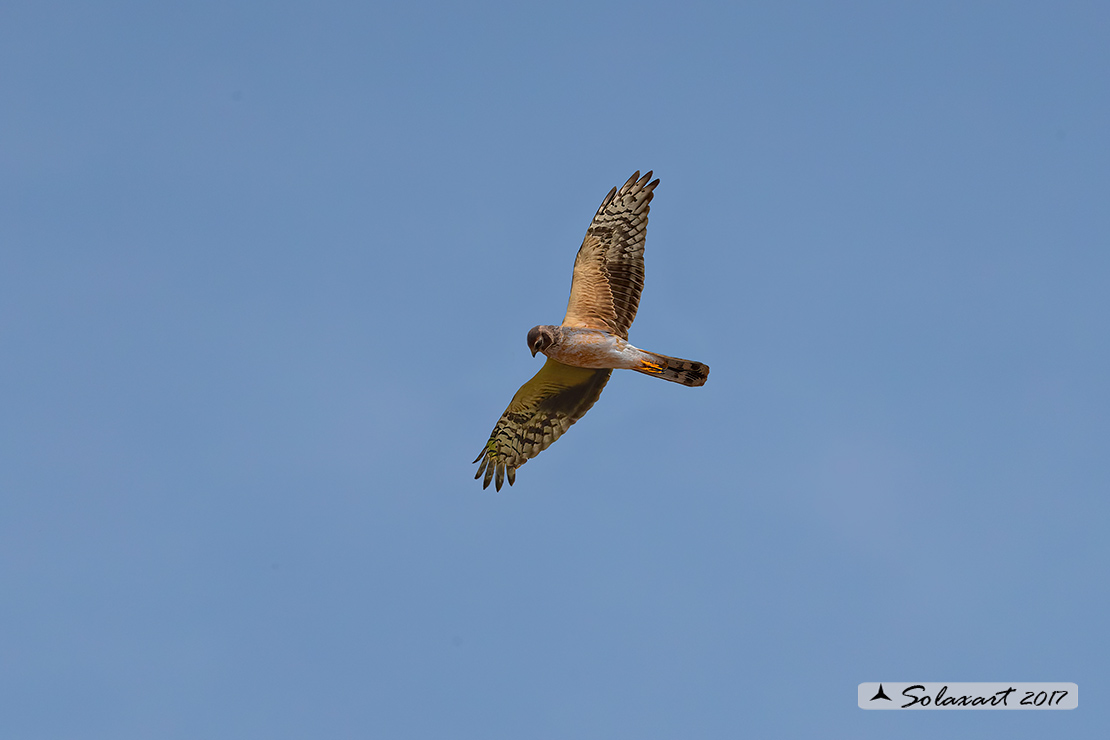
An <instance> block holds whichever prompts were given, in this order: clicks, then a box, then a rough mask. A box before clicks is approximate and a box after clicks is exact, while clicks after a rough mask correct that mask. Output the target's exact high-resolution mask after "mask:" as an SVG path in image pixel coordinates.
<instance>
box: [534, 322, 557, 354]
mask: <svg viewBox="0 0 1110 740" xmlns="http://www.w3.org/2000/svg"><path fill="white" fill-rule="evenodd" d="M554 328H555V327H552V326H533V327H532V328H531V329H530V330H529V331H528V349H530V350H532V356H533V357H535V356H536V353H537V352H543V351H544V350H545V349H547V348H548V347H550V346H551V345H553V344H555V332H554Z"/></svg>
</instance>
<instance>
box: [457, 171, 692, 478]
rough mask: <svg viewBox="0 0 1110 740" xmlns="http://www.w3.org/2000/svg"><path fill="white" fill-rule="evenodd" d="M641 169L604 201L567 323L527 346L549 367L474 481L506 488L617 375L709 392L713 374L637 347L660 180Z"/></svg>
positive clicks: (514, 405) (537, 332)
mask: <svg viewBox="0 0 1110 740" xmlns="http://www.w3.org/2000/svg"><path fill="white" fill-rule="evenodd" d="M650 179H651V173H650V172H648V173H647V174H646V175H644V177H643V178H641V177H640V173H639V172H636V173H635V174H633V175H632V177H630V178H629V179H628V182H626V183H625V184H624V186H623V187H621V189H620V190H619V191H618V190H617V189H616V188H613V189H612V190H611V191H609V195H608V196H606V198H605V200H604V201H602V203H601V207H600V208H598V210H597V214H596V215H595V216H594V219H593V222H592V223H591V224H590V228H589V229H587V231H586V238H585V239H584V240H583V242H582V247H581V248H580V249H579V250H578V256H577V257H576V258H575V260H574V279H573V281H572V282H571V289H570V300H569V301H568V304H567V314H566V317H565V318H564V319H563V323H562V325H561V326H546V325H541V326H536V327H533V328H532V329H531V331H529V332H528V348H529V349H530V350H531V351H532V355H533V356H535V354H536V353H537V352H542V353H544V354H545V355H547V358H548V359H547V362H546V363H544V366H543V367H542V368H540V371H539V372H538V373H536V375H535V376H534V377H533V378H532V379H531V380H529V381H528V382H527V383H525V384H524V385H523V386H521V388H520V390H519V391H517V393H516V395H515V396H513V400H512V402H511V403H510V404H509V407H508V408H507V409H505V413H503V414H502V415H501V419H500V420H499V421H498V422H497V424H496V426H494V428H493V433H492V434H490V438H489V441H487V442H486V445H485V447H483V448H482V452H481V454H479V455H478V458H477V459H476V460H475V461H474V462H478V461H479V460H480V461H481V463H482V464H481V465H480V466H479V467H478V473H477V474H476V475H475V476H474V477H475V478H479V477H482V474H483V473H485V480H484V481H483V484H482V487H483V488H485V487H486V486H488V485H489V484H490V482H491V481H495V483H496V487H497V490H501V484H502V482H503V481H504V479H505V477H506V475H507V476H508V479H509V485H512V484H513V482H514V481H515V479H516V469H517V468H518V467H520V466H521V465H523V464H524V463H526V462H527V461H528V460H529V459H530V458H533V457H535V456H536V455H538V454H539V453H540V452H541V451H543V450H544V449H546V448H547V446H548V445H550V444H551V443H552V442H554V441H555V440H556V439H558V438H559V437H560V436H561V435H562V434H563V432H565V431H566V430H567V429H569V428H570V426H571V425H572V424H574V422H576V421H578V419H580V418H582V416H583V415H584V414H585V413H586V412H587V411H588V410H589V409H590V407H591V406H593V404H594V402H595V401H597V398H598V396H600V395H601V391H602V389H603V388H604V387H605V384H606V383H607V382H608V381H609V376H610V375H611V374H612V372H613V370H617V369H626V370H635V371H636V372H640V373H644V374H645V375H651V376H654V377H657V378H662V379H664V380H669V381H672V382H675V383H681V384H682V385H686V386H700V385H704V384H705V381H706V378H708V376H709V367H708V366H707V365H703V364H702V363H700V362H694V361H693V360H681V359H678V358H676V357H668V356H667V355H659V354H656V353H654V352H647V351H645V350H642V349H639V348H637V347H634V346H632V345H631V344H629V343H628V329H629V327H630V326H631V325H632V321H633V319H634V318H635V317H636V310H637V308H638V307H639V302H640V293H641V291H642V290H643V287H644V238H645V236H646V233H647V216H648V210H649V204H650V203H651V199H652V196H653V195H654V190H655V186H656V185H658V184H659V181H658V180H655V181H654V182H650V183H649V182H648V181H649V180H650Z"/></svg>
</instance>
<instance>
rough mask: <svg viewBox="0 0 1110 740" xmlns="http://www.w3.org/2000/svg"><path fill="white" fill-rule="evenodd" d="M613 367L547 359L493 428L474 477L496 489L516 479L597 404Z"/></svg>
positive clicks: (476, 459) (479, 457)
mask: <svg viewBox="0 0 1110 740" xmlns="http://www.w3.org/2000/svg"><path fill="white" fill-rule="evenodd" d="M612 372H613V371H612V370H592V369H589V368H582V367H571V366H570V365H564V364H563V363H561V362H556V361H555V360H552V359H548V361H547V362H545V363H544V365H543V367H541V368H540V371H539V372H538V373H536V374H535V376H533V377H532V379H531V380H529V381H528V382H527V383H525V384H524V385H522V386H521V387H520V390H519V391H517V392H516V395H515V396H513V400H512V402H511V403H509V408H507V409H505V413H503V414H502V415H501V419H500V420H499V421H498V422H497V424H496V425H495V426H494V427H493V433H492V434H490V436H489V441H488V442H486V446H485V447H483V448H482V454H480V455H478V457H477V458H475V460H474V462H478V461H479V460H481V461H482V464H481V465H480V466H479V467H478V472H477V473H476V474H475V475H474V478H475V479H477V478H480V477H481V476H482V473H483V472H484V473H485V474H486V476H485V480H484V481H483V482H482V488H486V487H487V486H489V484H490V481H491V480H495V481H496V486H497V490H498V491H500V490H501V484H502V483H504V481H505V476H506V474H508V477H509V485H510V486H511V485H512V484H513V483H514V482H515V481H516V469H517V468H519V467H520V466H521V465H523V464H524V463H526V462H528V460H530V459H531V458H533V457H535V456H536V455H538V454H540V452H542V451H543V450H546V449H547V448H548V446H549V445H550V444H551V443H552V442H554V441H555V440H557V439H558V438H559V437H560V436H562V434H563V432H565V431H566V430H567V429H570V425H571V424H573V423H574V422H576V421H578V420H579V419H581V418H582V416H583V415H584V414H585V413H586V412H587V411H589V410H590V407H591V406H593V405H594V402H595V401H596V400H597V398H598V396H600V395H601V390H602V389H603V388H604V387H605V383H606V382H608V380H609V375H610V374H612Z"/></svg>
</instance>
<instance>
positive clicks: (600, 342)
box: [544, 328, 639, 368]
mask: <svg viewBox="0 0 1110 740" xmlns="http://www.w3.org/2000/svg"><path fill="white" fill-rule="evenodd" d="M630 350H631V351H630ZM544 354H546V355H547V356H548V357H550V358H551V359H553V360H555V361H556V362H561V363H563V364H564V365H572V366H574V367H589V368H632V367H638V366H639V357H638V352H637V351H636V349H635V347H633V346H632V345H630V344H629V343H628V342H626V341H624V340H623V339H621V338H620V337H617V336H614V335H612V334H609V333H608V332H603V331H596V330H594V329H567V328H563V329H562V332H561V337H560V341H558V342H557V343H556V344H555V345H553V346H552V347H549V348H548V349H546V350H544Z"/></svg>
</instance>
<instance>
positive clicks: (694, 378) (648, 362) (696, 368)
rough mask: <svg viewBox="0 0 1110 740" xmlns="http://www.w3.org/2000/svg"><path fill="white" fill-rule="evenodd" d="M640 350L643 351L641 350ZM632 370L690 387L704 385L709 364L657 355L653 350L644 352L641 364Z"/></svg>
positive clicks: (707, 375)
mask: <svg viewBox="0 0 1110 740" xmlns="http://www.w3.org/2000/svg"><path fill="white" fill-rule="evenodd" d="M640 351H641V352H643V350H640ZM633 370H635V371H636V372H638V373H643V374H644V375H654V376H655V377H657V378H662V379H663V380H669V381H671V382H672V383H681V384H682V385H688V386H690V387H691V388H693V387H696V386H699V385H705V380H706V378H708V377H709V365H703V364H701V363H700V362H694V361H693V360H680V359H678V358H677V357H667V356H666V355H657V354H655V353H654V352H644V358H643V365H641V366H640V367H636V368H633Z"/></svg>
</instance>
